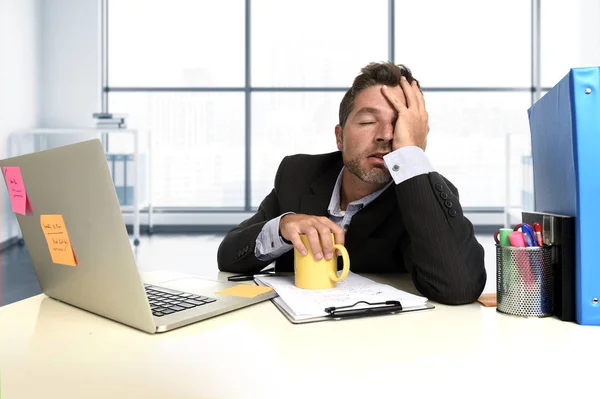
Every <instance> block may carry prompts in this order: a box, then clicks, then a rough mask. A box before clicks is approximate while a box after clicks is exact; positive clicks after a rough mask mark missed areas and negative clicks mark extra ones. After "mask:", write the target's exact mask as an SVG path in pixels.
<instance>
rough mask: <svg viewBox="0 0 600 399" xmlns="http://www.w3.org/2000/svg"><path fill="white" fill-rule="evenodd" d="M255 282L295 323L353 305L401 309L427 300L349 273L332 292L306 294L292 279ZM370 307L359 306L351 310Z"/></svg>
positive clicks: (318, 291) (311, 291) (314, 291)
mask: <svg viewBox="0 0 600 399" xmlns="http://www.w3.org/2000/svg"><path fill="white" fill-rule="evenodd" d="M256 280H257V281H258V282H259V283H260V284H263V285H267V286H269V287H271V288H273V289H274V290H275V291H276V292H277V294H278V295H279V297H277V298H275V299H274V300H275V301H277V302H278V304H280V305H282V306H283V307H284V308H285V309H286V310H287V311H288V312H289V313H290V314H291V315H292V316H293V317H294V318H295V319H298V320H299V319H302V318H310V317H315V316H325V315H326V314H327V312H325V308H327V307H330V306H335V307H340V306H349V305H354V304H355V303H357V302H360V301H366V302H371V303H373V302H385V301H393V300H395V301H400V303H401V304H402V306H403V307H411V306H421V305H423V304H425V302H427V298H425V297H422V296H418V295H413V294H410V293H408V292H405V291H401V290H398V289H396V288H394V287H392V286H389V285H387V284H380V283H377V282H375V281H373V280H370V279H368V278H366V277H362V276H359V275H357V274H354V273H352V272H350V273H349V274H348V277H346V278H345V279H344V280H343V281H341V282H339V283H337V286H336V287H335V288H329V289H324V290H306V289H302V288H298V287H296V286H295V285H294V276H293V275H292V276H279V277H278V276H257V277H256ZM365 307H369V305H367V304H359V305H357V306H355V307H353V309H361V308H365Z"/></svg>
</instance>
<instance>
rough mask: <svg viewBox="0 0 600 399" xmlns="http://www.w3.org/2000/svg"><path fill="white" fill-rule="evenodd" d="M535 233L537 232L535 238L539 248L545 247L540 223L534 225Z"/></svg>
mask: <svg viewBox="0 0 600 399" xmlns="http://www.w3.org/2000/svg"><path fill="white" fill-rule="evenodd" d="M533 231H534V232H535V238H536V239H537V242H538V244H539V246H540V247H541V246H543V245H544V241H543V240H542V226H541V225H540V224H539V223H538V222H535V223H534V224H533Z"/></svg>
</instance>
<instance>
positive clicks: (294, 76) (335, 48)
mask: <svg viewBox="0 0 600 399" xmlns="http://www.w3.org/2000/svg"><path fill="white" fill-rule="evenodd" d="M387 5H388V1H387V0H368V1H366V0H327V1H322V0H306V1H278V0H254V1H252V25H251V26H252V34H251V38H252V44H251V49H252V57H251V59H252V85H253V86H257V87H262V86H270V87H277V86H280V87H281V86H285V87H289V86H292V87H307V86H334V87H347V86H349V85H350V84H351V83H352V80H353V79H354V77H355V76H356V75H357V74H358V73H359V72H360V68H361V67H363V66H364V65H366V64H367V63H369V62H371V61H385V60H386V59H387V46H388V34H387V32H388V27H387Z"/></svg>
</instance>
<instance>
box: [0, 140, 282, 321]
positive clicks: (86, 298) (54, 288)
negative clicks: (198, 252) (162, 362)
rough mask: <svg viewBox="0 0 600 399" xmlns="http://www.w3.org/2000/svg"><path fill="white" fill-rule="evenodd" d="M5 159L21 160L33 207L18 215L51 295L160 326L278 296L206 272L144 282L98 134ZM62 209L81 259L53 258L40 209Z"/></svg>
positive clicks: (46, 212)
mask: <svg viewBox="0 0 600 399" xmlns="http://www.w3.org/2000/svg"><path fill="white" fill-rule="evenodd" d="M0 166H1V167H2V168H4V167H5V166H18V167H20V170H21V175H22V176H23V182H24V185H25V190H26V192H27V197H28V199H29V201H30V204H31V208H32V212H33V213H32V214H27V215H21V214H19V213H16V216H17V220H18V223H19V226H20V228H21V232H22V234H23V239H24V241H25V243H26V245H27V249H28V251H29V254H30V257H31V262H32V264H33V267H34V269H35V273H36V275H37V278H38V281H39V283H40V287H41V289H42V291H43V292H44V294H46V295H47V296H49V297H51V298H54V299H56V300H59V301H62V302H64V303H67V304H70V305H72V306H75V307H78V308H80V309H84V310H86V311H89V312H92V313H94V314H97V315H100V316H103V317H106V318H108V319H111V320H114V321H116V322H119V323H122V324H126V325H128V326H131V327H133V328H137V329H139V330H142V331H146V332H148V333H156V332H164V331H168V330H172V329H174V328H177V327H181V326H185V325H188V324H191V323H195V322H198V321H200V320H204V319H207V318H210V317H213V316H216V315H220V314H223V313H226V312H230V311H233V310H236V309H240V308H242V307H246V306H249V305H252V304H255V303H258V302H261V301H265V300H268V299H271V298H273V297H274V296H276V294H275V293H274V292H269V293H266V294H262V295H259V296H256V297H254V298H243V297H237V296H229V295H221V294H217V292H219V291H221V290H224V289H226V288H230V287H232V286H234V285H236V284H235V283H230V282H223V281H217V280H209V279H199V278H198V279H195V280H196V283H197V284H194V289H193V290H192V289H190V291H193V292H182V291H178V290H173V289H169V288H164V287H159V286H152V285H147V284H144V283H143V281H142V279H141V277H140V275H139V272H138V268H137V264H136V260H135V256H134V251H133V249H132V245H131V241H130V238H129V235H128V233H127V230H126V227H125V222H124V219H123V215H122V213H121V207H120V204H119V200H118V198H117V194H116V190H115V186H114V184H113V180H112V176H111V174H110V171H109V168H108V163H107V160H106V156H105V153H104V149H103V147H102V144H101V142H100V140H98V139H95V140H89V141H83V142H80V143H76V144H71V145H66V146H62V147H58V148H53V149H50V150H45V151H39V152H35V153H32V154H26V155H21V156H16V157H13V158H9V159H4V160H1V161H0ZM2 170H4V169H2ZM2 175H3V176H4V173H2ZM5 182H6V180H5ZM55 214H60V215H62V216H63V219H64V223H65V226H66V228H67V232H68V235H69V239H70V241H71V246H72V249H73V252H74V254H75V258H76V261H77V265H76V266H67V265H63V264H58V263H54V262H53V260H52V257H51V254H50V250H49V246H48V243H47V241H46V236H45V234H44V231H43V230H42V228H41V224H40V215H55ZM142 250H143V249H142ZM191 261H193V260H192V259H190V262H191ZM196 287H198V288H196ZM199 287H202V288H199Z"/></svg>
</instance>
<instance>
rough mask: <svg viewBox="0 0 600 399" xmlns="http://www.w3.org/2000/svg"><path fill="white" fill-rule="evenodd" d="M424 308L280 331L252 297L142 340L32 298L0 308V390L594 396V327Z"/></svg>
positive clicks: (108, 394)
mask: <svg viewBox="0 0 600 399" xmlns="http://www.w3.org/2000/svg"><path fill="white" fill-rule="evenodd" d="M177 276H178V275H175V274H172V273H165V272H152V273H148V274H147V275H144V280H145V281H147V282H150V283H157V282H160V281H165V280H169V279H172V278H173V277H177ZM221 277H224V276H221ZM368 277H370V278H373V279H375V280H378V281H380V282H387V283H390V284H391V285H394V286H397V287H399V288H405V286H403V285H404V284H406V282H405V281H404V280H403V277H400V278H399V277H397V276H368ZM405 289H406V288H405ZM434 304H435V303H434ZM435 305H436V309H434V310H430V311H424V312H413V313H408V314H399V315H393V316H380V317H375V318H367V319H355V320H344V321H329V322H320V323H313V324H305V325H293V324H291V323H290V322H289V321H287V319H286V318H285V317H284V316H283V315H282V314H281V313H280V312H279V311H278V310H277V309H276V308H275V306H274V305H273V304H272V303H270V302H263V303H260V304H257V305H254V306H251V307H248V308H245V309H241V310H237V311H234V312H231V313H229V314H225V315H222V316H218V317H215V318H213V319H209V320H206V321H202V322H199V323H196V324H193V325H190V326H186V327H183V328H180V329H177V330H174V331H170V332H167V333H164V334H157V335H149V334H146V333H143V332H140V331H137V330H134V329H132V328H129V327H127V326H123V325H121V324H117V323H115V322H112V321H110V320H107V319H104V318H101V317H99V316H95V315H93V314H90V313H87V312H85V311H82V310H79V309H76V308H73V307H71V306H69V305H65V304H62V303H60V302H57V301H55V300H53V299H50V298H47V297H45V296H44V295H38V296H36V297H33V298H30V299H27V300H24V301H20V302H17V303H14V304H11V305H7V306H4V307H1V308H0V374H1V393H2V395H1V397H2V398H6V399H9V398H10V399H14V398H103V399H106V398H162V399H166V398H169V399H175V398H245V397H251V398H321V397H330V398H334V397H404V398H409V397H410V396H411V395H419V397H420V398H422V397H438V398H439V397H447V396H448V395H449V396H450V397H455V396H456V397H463V398H465V397H467V398H471V397H472V398H489V397H498V398H509V397H527V396H529V395H532V396H531V397H540V398H541V397H562V396H563V395H564V397H567V396H566V395H568V397H577V398H586V397H594V398H597V397H598V392H599V391H598V386H597V383H596V381H597V373H598V370H597V361H598V359H600V345H599V344H598V342H599V340H600V328H598V327H591V326H579V325H577V324H574V323H565V322H561V321H559V320H557V319H555V318H543V319H524V318H519V317H514V316H507V315H502V314H499V313H497V312H496V310H495V308H485V307H482V306H481V305H479V304H477V303H475V304H471V305H465V306H458V307H452V306H444V305H439V304H435ZM584 363H585V364H584ZM513 384H520V386H517V385H513ZM442 395H443V396H442ZM546 395H548V396H546Z"/></svg>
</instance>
